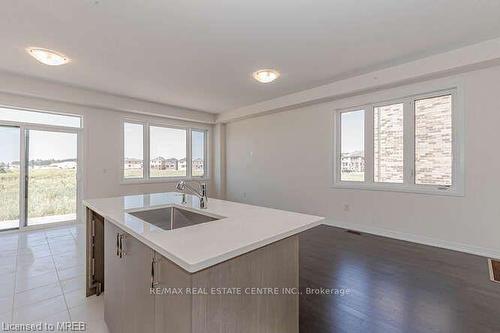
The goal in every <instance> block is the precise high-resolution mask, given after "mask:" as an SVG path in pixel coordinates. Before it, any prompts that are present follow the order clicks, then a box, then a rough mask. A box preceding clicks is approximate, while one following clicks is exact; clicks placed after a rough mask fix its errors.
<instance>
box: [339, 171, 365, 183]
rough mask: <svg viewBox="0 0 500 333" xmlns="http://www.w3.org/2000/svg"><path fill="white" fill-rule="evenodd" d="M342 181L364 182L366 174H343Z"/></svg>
mask: <svg viewBox="0 0 500 333" xmlns="http://www.w3.org/2000/svg"><path fill="white" fill-rule="evenodd" d="M342 180H343V181H351V182H362V181H363V180H365V174H364V172H343V173H342Z"/></svg>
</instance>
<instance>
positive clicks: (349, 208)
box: [344, 204, 351, 212]
mask: <svg viewBox="0 0 500 333" xmlns="http://www.w3.org/2000/svg"><path fill="white" fill-rule="evenodd" d="M349 211H351V205H349V204H344V212H349Z"/></svg>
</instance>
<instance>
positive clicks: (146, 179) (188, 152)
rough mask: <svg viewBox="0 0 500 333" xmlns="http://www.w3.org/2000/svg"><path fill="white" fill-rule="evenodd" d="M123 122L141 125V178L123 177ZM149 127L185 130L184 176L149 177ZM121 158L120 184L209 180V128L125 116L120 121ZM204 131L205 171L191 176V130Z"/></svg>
mask: <svg viewBox="0 0 500 333" xmlns="http://www.w3.org/2000/svg"><path fill="white" fill-rule="evenodd" d="M125 123H132V124H139V125H142V126H143V131H142V133H143V139H142V141H143V169H144V171H143V177H142V178H125V167H124V159H125V131H124V126H125ZM150 127H161V128H171V129H181V130H185V131H186V176H180V177H179V176H176V177H151V175H150V163H151V156H150V138H151V137H150ZM120 130H121V159H120V183H121V184H149V183H174V182H178V181H179V180H188V181H189V180H198V181H200V180H201V181H209V180H210V177H209V175H210V170H209V165H210V164H209V154H210V152H209V145H208V140H209V138H210V134H209V132H210V131H209V129H208V128H203V127H191V126H182V125H176V124H168V123H161V122H154V121H144V120H137V119H132V118H125V119H123V120H122V122H121V128H120ZM193 130H196V131H200V132H201V131H204V132H205V144H204V155H205V161H204V168H205V172H204V175H203V176H202V177H193V176H191V174H192V157H191V155H192V151H191V147H192V146H191V140H192V134H191V133H192V131H193Z"/></svg>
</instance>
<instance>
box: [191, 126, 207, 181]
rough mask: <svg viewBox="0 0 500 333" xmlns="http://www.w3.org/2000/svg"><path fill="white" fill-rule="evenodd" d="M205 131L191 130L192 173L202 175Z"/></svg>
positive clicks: (203, 171) (194, 175) (203, 170)
mask: <svg viewBox="0 0 500 333" xmlns="http://www.w3.org/2000/svg"><path fill="white" fill-rule="evenodd" d="M205 133H206V132H205V131H195V130H193V131H192V132H191V134H192V135H191V136H192V140H191V143H192V149H191V150H192V154H193V159H192V160H193V162H192V175H193V177H203V176H204V175H205Z"/></svg>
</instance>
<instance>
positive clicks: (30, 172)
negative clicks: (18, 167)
mask: <svg viewBox="0 0 500 333" xmlns="http://www.w3.org/2000/svg"><path fill="white" fill-rule="evenodd" d="M26 161H27V163H26V176H27V177H26V184H25V198H26V221H27V225H28V226H33V225H40V224H49V223H57V222H65V221H71V220H75V219H76V213H77V194H78V191H77V170H78V137H77V133H75V132H66V131H49V130H39V129H36V130H35V129H27V130H26Z"/></svg>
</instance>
